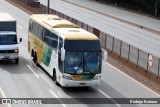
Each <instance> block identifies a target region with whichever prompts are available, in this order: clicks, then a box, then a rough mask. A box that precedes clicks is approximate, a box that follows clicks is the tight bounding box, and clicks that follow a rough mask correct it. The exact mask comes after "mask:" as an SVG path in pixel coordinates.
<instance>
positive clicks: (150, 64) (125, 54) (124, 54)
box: [15, 0, 160, 77]
mask: <svg viewBox="0 0 160 107" xmlns="http://www.w3.org/2000/svg"><path fill="white" fill-rule="evenodd" d="M15 1H19V2H21V3H23V4H26V6H27V7H28V9H31V10H35V11H36V12H37V13H42V14H46V13H47V7H46V6H44V5H42V4H40V6H39V8H34V7H30V6H29V5H27V0H15ZM49 11H50V14H55V15H58V16H59V17H61V18H64V19H66V20H69V21H71V22H73V23H74V24H77V25H79V26H80V27H81V28H83V29H85V30H87V31H89V32H91V33H93V34H95V35H97V36H98V37H99V38H100V41H101V46H102V47H104V48H106V49H109V50H110V51H111V52H114V53H116V54H117V55H119V57H121V58H124V59H126V60H127V61H130V62H132V63H133V64H135V65H136V66H139V67H142V68H144V69H145V70H147V71H149V72H151V73H153V74H155V75H156V76H157V77H159V76H160V58H158V57H156V56H152V53H148V52H145V51H143V50H140V49H139V48H138V47H134V46H132V45H130V44H129V43H126V42H123V41H122V40H119V39H117V38H115V37H113V36H112V35H109V34H107V33H105V32H102V31H100V30H98V29H96V28H94V27H92V26H89V25H87V24H85V23H83V22H81V21H79V20H76V19H74V18H72V17H70V16H67V15H65V14H63V13H60V12H58V11H56V10H54V9H50V10H49Z"/></svg>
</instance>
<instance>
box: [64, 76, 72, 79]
mask: <svg viewBox="0 0 160 107" xmlns="http://www.w3.org/2000/svg"><path fill="white" fill-rule="evenodd" d="M63 78H64V79H68V80H72V78H71V77H70V76H65V75H63Z"/></svg>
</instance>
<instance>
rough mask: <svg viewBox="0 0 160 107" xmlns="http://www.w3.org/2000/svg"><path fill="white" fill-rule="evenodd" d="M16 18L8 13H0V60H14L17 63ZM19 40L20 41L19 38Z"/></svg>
mask: <svg viewBox="0 0 160 107" xmlns="http://www.w3.org/2000/svg"><path fill="white" fill-rule="evenodd" d="M16 26H17V25H16V20H15V19H14V18H13V17H11V16H10V15H9V14H8V13H0V60H15V63H16V64H18V63H19V43H18V41H17V31H16ZM19 42H22V38H20V40H19Z"/></svg>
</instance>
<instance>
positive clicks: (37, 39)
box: [28, 14, 102, 87]
mask: <svg viewBox="0 0 160 107" xmlns="http://www.w3.org/2000/svg"><path fill="white" fill-rule="evenodd" d="M28 51H29V53H30V55H31V57H32V59H33V62H34V63H35V64H36V65H39V66H41V67H42V68H44V69H45V71H47V72H48V74H50V75H51V77H52V78H53V81H54V82H55V84H60V85H61V86H63V87H84V86H99V85H100V78H101V68H102V55H101V46H100V40H99V38H98V37H97V36H96V35H94V34H92V33H90V32H88V31H86V30H83V29H82V28H80V27H79V26H77V25H75V24H73V23H71V22H69V21H67V20H64V19H61V18H59V17H58V16H56V15H49V14H34V15H31V17H30V22H29V33H28Z"/></svg>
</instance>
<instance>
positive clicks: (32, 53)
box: [31, 49, 34, 59]
mask: <svg viewBox="0 0 160 107" xmlns="http://www.w3.org/2000/svg"><path fill="white" fill-rule="evenodd" d="M31 57H32V59H33V58H34V51H33V49H32V52H31Z"/></svg>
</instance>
